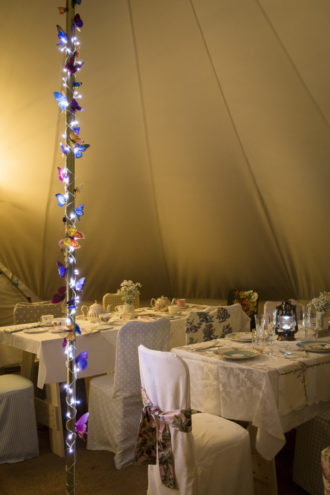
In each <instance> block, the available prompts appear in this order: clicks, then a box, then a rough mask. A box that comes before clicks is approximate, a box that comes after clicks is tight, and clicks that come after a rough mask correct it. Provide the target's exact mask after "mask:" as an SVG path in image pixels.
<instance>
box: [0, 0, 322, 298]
mask: <svg viewBox="0 0 330 495" xmlns="http://www.w3.org/2000/svg"><path fill="white" fill-rule="evenodd" d="M57 3H58V4H59V5H60V2H42V1H41V0H35V1H33V2H24V1H22V0H19V1H18V2H2V5H1V20H0V25H1V29H0V37H1V45H2V47H3V51H2V55H1V71H0V88H1V94H2V102H1V148H0V149H1V152H0V156H1V168H0V192H1V201H0V224H1V234H2V235H1V242H0V260H1V262H2V263H3V264H4V265H5V266H6V267H7V268H8V269H9V270H10V271H12V272H13V273H15V275H16V276H17V277H19V278H20V279H21V280H22V281H23V282H24V284H26V285H27V286H28V287H29V288H30V289H31V291H33V293H34V294H36V295H37V297H38V298H40V299H42V300H48V299H50V298H51V297H52V294H53V293H54V292H56V290H57V288H58V286H59V285H61V282H60V280H59V277H58V273H57V269H56V261H57V260H58V259H61V258H60V257H61V252H60V249H59V246H58V241H59V239H60V238H61V236H62V234H63V223H62V216H63V213H62V211H61V209H60V208H59V207H58V205H57V202H56V198H55V194H56V193H58V192H59V189H60V185H61V184H60V183H59V181H58V174H57V167H58V166H62V165H63V163H64V158H63V155H62V153H61V150H60V147H59V141H60V136H61V133H62V132H63V114H61V113H60V110H59V109H58V106H57V105H56V102H55V100H54V97H53V92H54V91H60V81H61V70H62V55H61V54H60V53H59V52H58V50H57V49H56V41H57V33H56V24H57V23H60V21H59V20H58V15H57V14H58V13H57ZM80 14H81V17H82V18H83V19H84V30H83V33H82V36H81V43H82V46H81V49H82V53H83V60H84V62H85V66H84V67H83V69H82V72H81V74H82V76H81V79H82V81H83V96H84V98H83V100H82V106H83V108H84V109H85V111H84V112H81V117H80V120H81V125H82V129H83V134H84V136H83V137H84V139H85V141H86V142H88V143H89V144H90V145H91V146H90V148H89V149H88V150H87V151H86V152H85V153H84V156H83V158H82V159H80V160H76V182H77V184H79V185H80V184H82V187H81V191H80V192H79V195H78V198H77V201H78V204H80V203H82V204H84V207H85V215H84V216H83V217H82V218H81V221H80V223H79V228H81V230H82V231H83V232H84V234H85V237H86V239H85V240H83V241H82V243H81V244H82V249H81V252H79V254H78V264H79V268H80V271H81V273H82V274H84V275H85V276H86V277H87V282H86V285H85V292H84V298H85V299H86V300H94V299H99V300H100V299H101V298H102V296H103V294H104V293H105V292H109V291H110V292H113V291H115V290H116V289H118V287H119V284H120V282H121V281H122V280H123V279H131V280H134V281H139V282H141V283H142V286H143V287H142V297H143V298H145V299H148V298H150V297H152V296H155V297H156V296H160V295H162V294H164V295H167V296H169V297H186V298H211V299H217V298H220V299H225V298H226V297H227V294H228V291H229V290H230V289H232V288H234V287H239V288H244V289H245V288H247V289H250V288H253V289H254V290H256V291H257V292H258V293H259V295H260V298H261V299H263V300H265V299H283V298H286V297H294V298H297V299H298V298H300V299H310V298H312V297H314V296H316V295H318V293H319V292H320V290H324V289H327V288H328V287H329V286H330V270H329V241H330V230H329V221H328V214H329V178H330V167H329V163H330V133H329V122H330V90H329V88H330V71H329V69H328V67H329V61H330V43H329V26H328V19H329V18H330V4H329V2H326V1H324V0H314V1H313V2H310V1H309V0H299V1H298V0H286V1H285V2H283V1H274V0H237V1H235V2H233V1H232V0H169V1H166V2H164V1H159V0H157V1H154V0H153V1H150V0H128V1H125V2H117V1H106V0H94V1H88V0H86V1H84V2H82V4H81V6H80ZM63 22H64V21H63Z"/></svg>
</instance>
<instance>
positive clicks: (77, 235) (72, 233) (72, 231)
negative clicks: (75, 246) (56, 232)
mask: <svg viewBox="0 0 330 495" xmlns="http://www.w3.org/2000/svg"><path fill="white" fill-rule="evenodd" d="M67 234H68V236H69V237H72V238H73V239H85V236H84V234H83V233H82V232H79V231H78V229H77V228H76V227H73V226H72V225H70V226H69V227H68V229H67Z"/></svg>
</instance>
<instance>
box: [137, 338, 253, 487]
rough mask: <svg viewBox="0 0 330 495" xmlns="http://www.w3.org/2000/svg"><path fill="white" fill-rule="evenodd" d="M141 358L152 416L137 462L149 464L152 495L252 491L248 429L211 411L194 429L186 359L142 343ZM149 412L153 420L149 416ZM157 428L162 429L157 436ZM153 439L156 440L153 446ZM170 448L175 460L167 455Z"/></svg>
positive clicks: (196, 419)
mask: <svg viewBox="0 0 330 495" xmlns="http://www.w3.org/2000/svg"><path fill="white" fill-rule="evenodd" d="M139 360H140V375H141V385H142V393H143V394H145V402H144V405H145V406H147V407H145V408H144V410H143V412H144V413H146V414H147V416H145V415H144V414H143V415H142V421H141V429H140V433H141V434H142V437H141V436H140V435H139V439H138V442H137V447H136V460H137V462H138V463H140V464H142V463H143V464H149V466H148V495H170V494H173V493H180V494H184V495H204V494H205V495H219V494H225V495H238V494H244V495H252V493H253V477H252V467H251V453H250V439H249V434H248V432H247V431H246V430H245V429H244V428H242V427H241V426H239V425H238V424H236V423H233V422H232V421H228V420H227V419H224V418H221V417H219V416H215V415H213V414H209V413H197V414H192V415H191V420H192V428H191V429H190V428H189V417H190V412H191V410H190V383H189V371H188V368H187V366H186V365H185V363H184V361H183V360H182V359H181V358H180V357H179V356H176V355H175V354H174V353H172V352H160V351H155V350H150V349H147V348H146V347H144V346H142V345H141V346H139ZM148 415H149V418H151V424H150V423H149V422H148V420H147V419H145V418H146V417H148ZM153 420H154V421H155V423H154V424H152V421H153ZM155 424H156V428H154V426H155ZM165 424H168V425H169V429H166V426H165ZM153 428H154V429H153ZM156 431H157V432H159V431H163V435H158V440H156V439H155V435H156ZM153 432H154V433H155V435H153ZM144 433H147V434H146V436H145V435H144ZM159 437H161V438H159ZM169 438H170V444H169V442H168V439H169ZM140 439H142V443H141V441H140ZM151 440H154V441H155V443H154V444H153V445H152V443H150V441H151ZM164 443H165V447H164ZM170 446H171V447H170ZM143 447H146V449H145V450H144V449H143ZM153 447H154V452H153ZM171 449H172V453H173V457H172V458H171V455H166V454H168V453H170V452H171ZM149 454H154V456H152V457H153V458H148V455H149ZM159 459H160V462H159ZM156 462H157V464H156ZM168 467H169V469H167V468H168ZM173 473H174V476H173ZM170 487H171V488H170ZM173 488H175V489H176V490H177V491H175V492H174V491H173Z"/></svg>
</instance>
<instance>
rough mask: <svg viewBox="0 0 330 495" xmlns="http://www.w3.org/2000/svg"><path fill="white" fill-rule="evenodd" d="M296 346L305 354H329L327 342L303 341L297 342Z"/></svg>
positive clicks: (329, 344) (329, 347)
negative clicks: (305, 352)
mask: <svg viewBox="0 0 330 495" xmlns="http://www.w3.org/2000/svg"><path fill="white" fill-rule="evenodd" d="M297 346H299V347H302V348H303V349H304V350H305V351H307V352H330V341H329V340H328V341H326V340H319V341H315V340H305V341H304V342H298V343H297Z"/></svg>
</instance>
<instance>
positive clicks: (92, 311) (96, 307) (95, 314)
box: [81, 300, 104, 320]
mask: <svg viewBox="0 0 330 495" xmlns="http://www.w3.org/2000/svg"><path fill="white" fill-rule="evenodd" d="M86 309H87V306H82V307H81V311H82V312H83V314H84V315H85V314H86ZM102 313H104V309H103V306H102V304H98V303H97V301H96V300H95V302H94V304H92V305H91V306H90V307H89V309H88V312H87V318H88V319H89V320H98V319H99V315H100V314H102Z"/></svg>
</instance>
